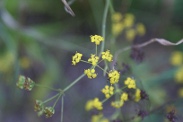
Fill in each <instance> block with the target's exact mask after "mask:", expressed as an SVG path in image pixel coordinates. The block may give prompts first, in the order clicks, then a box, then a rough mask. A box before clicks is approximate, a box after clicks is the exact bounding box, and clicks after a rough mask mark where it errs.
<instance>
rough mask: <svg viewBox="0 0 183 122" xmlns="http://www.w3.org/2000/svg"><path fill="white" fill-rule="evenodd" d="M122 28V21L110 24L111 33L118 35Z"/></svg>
mask: <svg viewBox="0 0 183 122" xmlns="http://www.w3.org/2000/svg"><path fill="white" fill-rule="evenodd" d="M123 30H124V24H123V22H118V23H113V24H112V34H113V35H114V36H118V35H119V34H120V33H122V31H123Z"/></svg>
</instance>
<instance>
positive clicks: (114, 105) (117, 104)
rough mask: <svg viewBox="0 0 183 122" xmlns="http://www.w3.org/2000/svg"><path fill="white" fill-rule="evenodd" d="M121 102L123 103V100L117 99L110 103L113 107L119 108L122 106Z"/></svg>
mask: <svg viewBox="0 0 183 122" xmlns="http://www.w3.org/2000/svg"><path fill="white" fill-rule="evenodd" d="M123 104H124V101H122V100H119V101H113V102H112V103H111V106H112V107H114V108H120V107H122V106H123Z"/></svg>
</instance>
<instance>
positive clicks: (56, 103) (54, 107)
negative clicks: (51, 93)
mask: <svg viewBox="0 0 183 122" xmlns="http://www.w3.org/2000/svg"><path fill="white" fill-rule="evenodd" d="M61 95H62V92H60V93H59V96H58V97H57V99H56V101H55V103H54V105H53V108H55V106H56V104H57V102H58V100H59V98H60V97H61Z"/></svg>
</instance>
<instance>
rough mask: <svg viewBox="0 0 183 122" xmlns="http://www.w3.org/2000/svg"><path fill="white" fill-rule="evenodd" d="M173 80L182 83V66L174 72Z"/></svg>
mask: <svg viewBox="0 0 183 122" xmlns="http://www.w3.org/2000/svg"><path fill="white" fill-rule="evenodd" d="M175 80H176V82H178V83H183V66H181V67H180V68H179V69H178V70H177V71H176V74H175Z"/></svg>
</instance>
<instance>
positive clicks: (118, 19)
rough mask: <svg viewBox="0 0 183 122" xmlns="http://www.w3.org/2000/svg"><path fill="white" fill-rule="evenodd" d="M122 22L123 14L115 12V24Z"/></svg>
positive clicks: (113, 19) (113, 16)
mask: <svg viewBox="0 0 183 122" xmlns="http://www.w3.org/2000/svg"><path fill="white" fill-rule="evenodd" d="M121 20H122V14H121V13H119V12H115V13H114V14H113V15H112V21H113V22H119V21H121Z"/></svg>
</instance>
